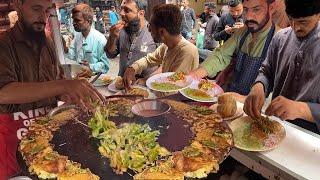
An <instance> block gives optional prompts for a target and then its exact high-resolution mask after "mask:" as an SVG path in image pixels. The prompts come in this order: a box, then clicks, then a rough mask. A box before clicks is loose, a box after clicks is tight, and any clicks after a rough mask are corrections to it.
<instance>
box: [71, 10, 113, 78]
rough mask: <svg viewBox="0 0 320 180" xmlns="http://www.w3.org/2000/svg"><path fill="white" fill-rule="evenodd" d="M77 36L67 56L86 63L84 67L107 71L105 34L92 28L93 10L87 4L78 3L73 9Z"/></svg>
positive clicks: (89, 69)
mask: <svg viewBox="0 0 320 180" xmlns="http://www.w3.org/2000/svg"><path fill="white" fill-rule="evenodd" d="M72 19H73V27H74V30H75V31H77V32H76V33H75V37H74V39H73V41H72V43H71V46H70V48H69V50H68V52H67V57H68V58H69V59H71V60H75V61H77V62H78V63H80V64H82V65H84V67H85V68H84V69H85V70H87V71H93V72H102V73H107V72H108V70H109V60H108V58H107V56H106V54H105V52H104V46H105V45H106V43H107V39H106V38H105V36H104V35H103V34H102V33H100V32H99V31H97V30H96V29H94V28H92V22H93V10H92V8H91V7H90V6H89V5H87V4H78V5H77V6H75V7H74V8H73V9H72Z"/></svg>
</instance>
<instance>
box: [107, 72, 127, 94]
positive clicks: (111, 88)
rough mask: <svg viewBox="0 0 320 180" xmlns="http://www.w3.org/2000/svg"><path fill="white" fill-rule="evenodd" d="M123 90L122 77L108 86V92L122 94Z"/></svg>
mask: <svg viewBox="0 0 320 180" xmlns="http://www.w3.org/2000/svg"><path fill="white" fill-rule="evenodd" d="M123 89H124V84H123V79H122V77H120V76H118V77H116V78H115V80H114V81H113V82H112V83H111V84H109V86H108V90H109V91H112V92H115V93H116V92H120V91H121V90H123Z"/></svg>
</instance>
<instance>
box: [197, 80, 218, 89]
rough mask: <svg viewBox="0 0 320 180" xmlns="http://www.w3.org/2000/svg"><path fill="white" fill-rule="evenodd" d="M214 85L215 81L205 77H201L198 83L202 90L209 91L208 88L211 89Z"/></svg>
mask: <svg viewBox="0 0 320 180" xmlns="http://www.w3.org/2000/svg"><path fill="white" fill-rule="evenodd" d="M214 86H215V83H214V82H211V81H209V80H207V79H201V80H200V82H199V84H198V88H199V89H200V90H202V91H209V90H211V89H213V88H214Z"/></svg>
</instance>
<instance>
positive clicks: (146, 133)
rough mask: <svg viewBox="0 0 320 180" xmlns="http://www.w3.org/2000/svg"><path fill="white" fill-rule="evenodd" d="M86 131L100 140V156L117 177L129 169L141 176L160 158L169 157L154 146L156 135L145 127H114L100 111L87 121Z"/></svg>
mask: <svg viewBox="0 0 320 180" xmlns="http://www.w3.org/2000/svg"><path fill="white" fill-rule="evenodd" d="M89 127H90V128H91V129H92V136H93V137H95V138H97V139H99V140H100V147H99V151H100V153H101V154H102V155H103V156H105V157H107V158H109V160H110V166H111V167H112V168H113V170H114V171H115V172H116V173H117V174H123V173H124V172H127V170H128V169H131V170H133V171H136V172H141V171H142V170H143V169H145V168H146V167H147V166H149V165H152V164H154V163H155V161H156V160H157V159H158V158H159V157H162V156H168V155H169V154H170V153H169V152H168V151H167V150H166V149H165V148H163V147H161V146H160V145H159V143H158V142H157V137H158V136H159V134H160V133H159V131H152V130H151V128H150V127H149V125H147V124H145V125H140V124H134V123H124V124H121V125H120V126H119V127H117V126H116V125H115V123H114V122H112V121H109V120H108V116H107V114H104V113H103V112H102V111H101V110H99V108H98V109H97V110H96V112H95V114H94V117H93V118H92V119H91V120H90V121H89Z"/></svg>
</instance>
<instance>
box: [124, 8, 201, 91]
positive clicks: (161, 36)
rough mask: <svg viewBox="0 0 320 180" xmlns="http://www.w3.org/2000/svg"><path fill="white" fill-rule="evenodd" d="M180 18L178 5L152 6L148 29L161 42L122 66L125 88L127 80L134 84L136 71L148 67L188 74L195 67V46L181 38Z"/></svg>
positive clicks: (196, 60)
mask: <svg viewBox="0 0 320 180" xmlns="http://www.w3.org/2000/svg"><path fill="white" fill-rule="evenodd" d="M181 21H182V16H181V12H180V10H179V7H178V6H176V5H172V4H162V5H157V6H155V7H154V9H153V15H152V17H151V21H150V27H149V30H150V32H151V35H152V37H153V39H154V41H155V42H157V43H160V42H162V43H163V44H162V45H161V46H159V47H158V48H157V49H156V50H155V51H154V52H153V53H149V54H148V55H147V56H146V57H144V58H141V59H140V60H138V61H136V62H135V63H133V64H132V65H131V66H130V67H128V68H127V69H126V72H125V73H124V78H123V79H124V83H125V87H126V88H128V87H129V86H130V85H131V82H132V83H134V81H135V75H136V74H139V73H141V71H142V70H144V69H146V68H148V67H155V66H159V65H161V68H159V71H157V72H156V73H162V72H178V71H181V72H184V73H188V72H190V71H191V70H194V69H196V68H197V67H198V65H199V56H198V51H197V47H196V46H195V45H193V44H192V43H191V42H189V41H187V40H186V39H184V38H183V37H182V35H181V32H180V27H181Z"/></svg>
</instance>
